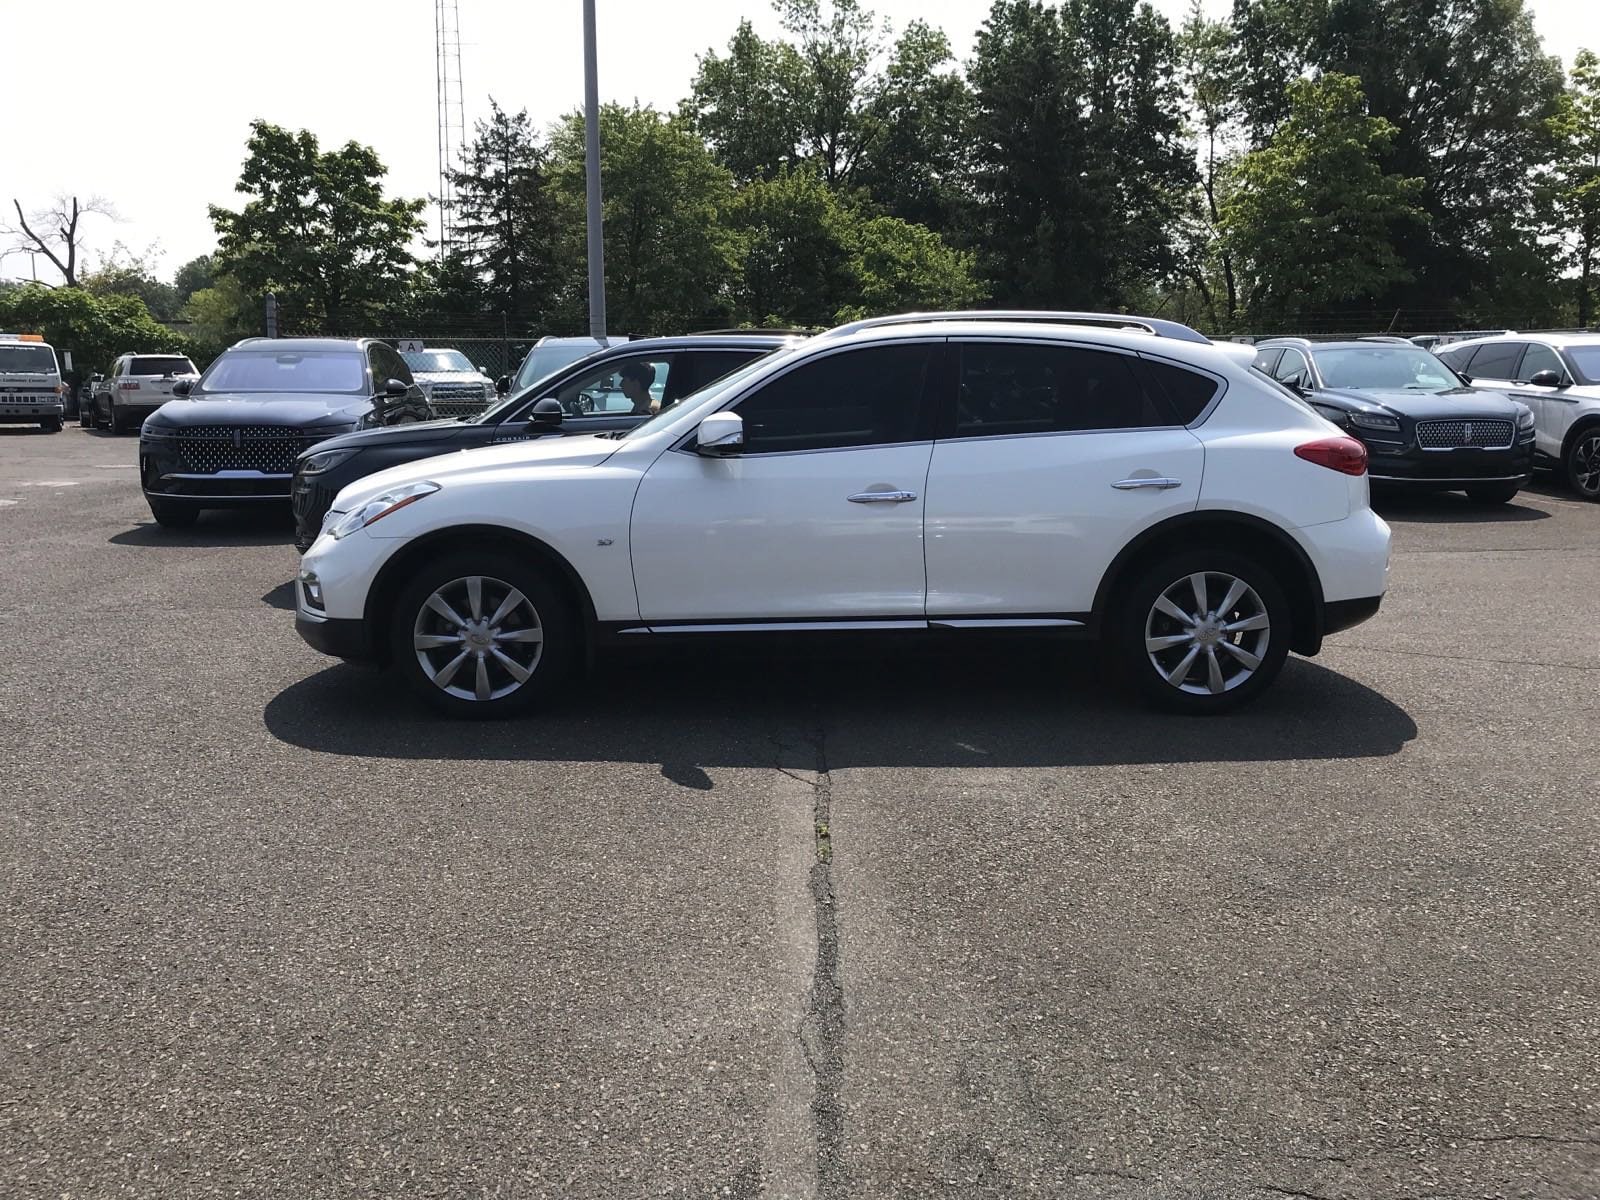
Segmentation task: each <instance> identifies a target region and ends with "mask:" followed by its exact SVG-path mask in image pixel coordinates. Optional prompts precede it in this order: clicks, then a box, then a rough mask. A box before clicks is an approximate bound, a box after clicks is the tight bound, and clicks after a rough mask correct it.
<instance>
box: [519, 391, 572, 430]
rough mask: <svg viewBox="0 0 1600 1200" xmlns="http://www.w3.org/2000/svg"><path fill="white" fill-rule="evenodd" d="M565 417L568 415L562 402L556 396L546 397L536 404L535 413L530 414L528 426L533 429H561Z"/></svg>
mask: <svg viewBox="0 0 1600 1200" xmlns="http://www.w3.org/2000/svg"><path fill="white" fill-rule="evenodd" d="M564 416H566V413H565V411H564V410H563V409H562V407H561V401H559V400H557V399H556V398H555V397H554V396H546V397H545V398H544V399H543V400H537V401H535V402H534V405H533V411H532V412H530V413H529V414H528V426H529V428H531V429H560V428H561V419H562V417H564Z"/></svg>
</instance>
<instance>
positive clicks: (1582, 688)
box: [0, 427, 1600, 1200]
mask: <svg viewBox="0 0 1600 1200" xmlns="http://www.w3.org/2000/svg"><path fill="white" fill-rule="evenodd" d="M136 455H137V443H136V439H134V438H132V437H121V438H113V437H111V436H110V435H108V434H106V433H102V432H89V431H85V430H80V429H77V428H75V427H74V428H68V429H67V430H65V431H64V432H62V433H59V434H54V435H45V434H41V433H34V432H31V431H26V430H8V429H5V428H4V427H0V561H3V562H4V569H3V571H0V620H3V623H4V624H3V636H4V641H3V645H4V647H5V649H4V653H3V654H0V1194H3V1195H5V1196H8V1197H11V1196H15V1197H27V1198H32V1197H41V1198H43V1197H52V1198H59V1197H72V1198H76V1197H184V1198H188V1197H197V1198H198V1197H223V1196H250V1197H317V1198H321V1197H329V1198H335V1197H337V1198H344V1197H399V1196H429V1197H463V1198H465V1197H473V1198H491V1197H502V1198H510V1197H542V1196H551V1197H591V1196H594V1197H602V1196H603V1197H633V1196H664V1195H671V1196H692V1197H702V1196H704V1197H723V1196H731V1197H745V1198H753V1197H773V1198H778V1197H783V1198H788V1197H796V1198H804V1197H823V1198H827V1200H837V1198H842V1197H877V1196H886V1197H897V1198H898V1197H904V1198H907V1200H910V1198H920V1197H951V1198H954V1197H1010V1196H1027V1195H1036V1196H1048V1197H1086V1198H1088V1197H1096V1198H1100V1197H1103V1198H1109V1200H1136V1198H1137V1200H1144V1198H1158V1197H1159V1198H1163V1200H1166V1198H1184V1200H1190V1198H1193V1200H1200V1198H1207V1200H1209V1198H1213V1197H1244V1198H1247V1200H1270V1198H1273V1197H1283V1196H1290V1197H1305V1198H1309V1200H1363V1198H1367V1197H1385V1198H1390V1197H1392V1198H1402V1197H1451V1198H1467V1197H1472V1198H1477V1197H1483V1198H1485V1200H1490V1198H1492V1200H1500V1198H1502V1197H1541V1198H1543V1197H1562V1198H1566V1197H1571V1198H1579V1197H1592V1196H1595V1195H1600V968H1597V964H1600V887H1597V885H1600V813H1597V810H1596V805H1595V798H1594V785H1593V778H1594V772H1593V768H1592V747H1593V742H1594V739H1595V735H1596V731H1597V730H1600V700H1597V696H1596V683H1597V682H1600V675H1597V672H1600V641H1597V639H1596V636H1595V633H1594V611H1595V609H1594V604H1595V601H1594V597H1595V595H1596V594H1597V591H1600V537H1597V534H1600V506H1592V505H1585V504H1583V503H1580V502H1578V501H1576V500H1575V499H1573V498H1572V497H1571V496H1570V495H1569V494H1567V493H1565V492H1563V491H1561V490H1560V489H1558V488H1556V487H1554V486H1550V485H1546V484H1543V483H1541V484H1539V485H1537V486H1536V487H1535V488H1534V489H1532V490H1530V491H1529V492H1526V493H1524V494H1523V496H1521V497H1519V499H1518V501H1517V502H1516V503H1514V504H1512V505H1509V506H1506V507H1504V508H1501V509H1496V510H1484V509H1481V508H1478V507H1475V506H1473V505H1470V504H1468V503H1467V502H1466V500H1465V498H1464V497H1460V496H1442V497H1434V498H1425V499H1419V500H1410V501H1406V502H1404V503H1398V502H1397V503H1390V504H1385V505H1382V506H1380V507H1381V511H1383V512H1384V513H1385V515H1386V516H1387V517H1388V518H1389V519H1390V521H1391V523H1392V524H1393V525H1394V528H1395V533H1396V551H1395V559H1394V572H1393V581H1392V590H1391V592H1390V596H1389V598H1388V600H1387V602H1386V603H1385V606H1384V609H1383V611H1382V613H1381V614H1380V615H1379V616H1378V617H1377V618H1375V619H1374V620H1373V621H1371V622H1369V623H1368V624H1366V625H1363V626H1360V627H1358V628H1357V629H1354V630H1351V631H1349V632H1347V633H1345V634H1342V635H1339V636H1338V637H1336V638H1334V639H1332V640H1331V641H1330V642H1329V644H1328V645H1327V647H1326V649H1325V650H1324V652H1323V654H1322V655H1320V656H1319V657H1318V658H1316V659H1315V660H1303V659H1293V660H1291V662H1290V664H1289V666H1288V667H1287V668H1286V669H1285V673H1284V675H1283V677H1282V678H1281V679H1280V681H1279V682H1278V684H1277V685H1276V687H1275V688H1274V689H1273V690H1272V691H1271V692H1269V693H1268V695H1267V696H1266V697H1265V699H1264V700H1263V701H1262V702H1261V703H1260V704H1258V705H1257V706H1256V707H1254V708H1252V709H1250V710H1247V711H1245V712H1242V713H1239V714H1236V715H1233V716H1230V717H1226V718H1222V719H1215V720H1184V719H1175V718H1172V717H1168V716H1161V715H1156V714H1152V713H1148V712H1146V711H1144V710H1142V709H1140V708H1138V707H1136V706H1135V705H1133V704H1132V703H1131V702H1130V701H1128V700H1126V699H1124V698H1122V697H1120V696H1117V695H1107V694H1106V693H1105V691H1104V689H1103V688H1101V687H1100V686H1099V684H1098V683H1097V682H1096V677H1095V674H1094V672H1093V670H1092V667H1091V665H1090V662H1089V659H1088V656H1086V655H1085V654H1084V653H1083V652H1082V651H1078V650H1073V649H1071V648H1054V647H1038V646H1035V645H1030V644H1026V643H1018V644H999V645H995V644H990V643H985V644H984V645H983V646H982V647H981V648H977V649H953V650H941V649H937V648H928V647H925V646H921V645H918V646H906V647H895V648H889V649H874V648H871V647H862V646H860V645H858V644H851V645H849V646H841V647H839V648H837V649H834V650H831V651H826V652H823V653H816V652H810V651H806V652H799V651H793V650H787V651H772V652H761V653H752V652H747V651H744V650H727V649H706V650H700V651H670V652H669V651H658V652H652V653H650V654H648V655H646V656H643V657H640V658H630V659H620V660H619V659H606V660H603V661H602V662H601V663H600V664H599V666H598V668H597V670H596V672H595V674H594V676H593V677H592V678H591V679H590V680H588V681H587V682H586V683H584V684H583V685H582V686H580V687H577V688H575V689H574V691H573V694H572V696H571V697H570V699H569V700H568V701H567V702H566V703H564V704H562V705H561V706H559V707H558V708H557V709H555V710H553V711H550V712H547V713H544V714H542V715H539V716H536V717H533V718H529V719H526V720H521V721H517V722H510V723H500V724H493V725H487V726H484V725H476V724H457V723H450V722H444V721H440V720H438V719H435V718H434V717H432V716H430V715H429V714H428V713H426V712H425V711H423V710H421V709H420V708H419V707H418V706H417V705H416V704H415V703H413V702H412V701H411V700H410V699H409V698H408V697H407V696H406V695H405V694H404V693H403V692H402V691H400V690H399V689H398V688H397V687H396V686H395V685H394V683H393V681H392V680H389V679H387V678H386V677H384V676H383V675H381V674H378V673H374V672H370V671H365V670H361V669H357V668H354V667H348V666H344V665H340V664H336V663H333V662H332V661H331V660H328V659H325V658H323V657H321V656H319V655H317V654H316V653H314V652H313V651H311V650H310V649H308V648H307V647H306V646H304V645H303V644H302V643H301V642H300V640H299V639H298V638H297V637H296V636H295V634H294V630H293V626H292V614H291V612H290V606H291V598H290V592H289V587H288V580H289V579H290V578H291V577H292V575H293V572H294V569H295V565H296V562H297V556H296V555H295V552H294V549H293V547H292V545H291V535H292V530H291V529H290V527H289V525H288V523H287V521H286V520H284V519H278V518H275V517H273V516H271V515H267V516H263V517H258V518H248V517H243V516H238V515H227V514H208V515H207V516H206V517H205V518H203V520H202V521H201V523H200V524H199V525H198V526H197V527H196V528H195V529H193V530H190V531H185V532H182V533H179V534H169V533H167V532H165V531H162V530H160V529H158V528H157V527H156V526H155V525H154V524H153V523H152V522H151V520H150V517H149V513H148V510H147V509H146V507H145V505H144V503H143V501H142V499H141V497H140V495H139V491H138V486H137V471H136V469H135V459H136Z"/></svg>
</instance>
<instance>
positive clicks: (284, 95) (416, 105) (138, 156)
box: [0, 0, 1600, 282]
mask: <svg viewBox="0 0 1600 1200" xmlns="http://www.w3.org/2000/svg"><path fill="white" fill-rule="evenodd" d="M456 3H457V6H458V11H459V15H460V27H461V43H462V46H461V60H462V63H461V66H462V82H463V88H462V94H463V97H464V99H465V110H466V111H465V116H466V122H467V126H468V130H469V132H470V129H471V125H472V122H473V121H474V120H475V119H477V118H481V117H483V116H485V115H486V114H487V112H488V109H489V97H490V96H491V95H492V96H493V97H494V98H495V99H496V101H498V102H499V104H500V106H501V107H502V108H505V109H508V110H510V111H513V112H515V111H516V110H518V109H521V108H526V109H527V110H528V112H529V114H530V115H531V116H532V117H533V118H534V120H535V121H536V122H537V123H539V124H541V125H543V124H547V123H549V122H550V121H553V120H555V119H556V118H557V117H559V116H560V115H561V114H562V113H564V112H566V111H568V110H570V109H573V108H575V107H577V106H578V105H580V104H581V103H582V100H583V26H582V5H581V3H580V0H456ZM1155 3H1156V7H1157V8H1158V9H1160V10H1162V11H1163V12H1164V13H1166V14H1167V16H1168V17H1170V18H1172V19H1173V20H1174V21H1176V20H1177V19H1179V18H1180V17H1181V16H1182V14H1183V12H1184V11H1185V10H1186V9H1187V7H1188V0H1155ZM1206 5H1207V8H1208V10H1210V11H1212V12H1214V13H1218V14H1221V13H1223V12H1225V11H1226V10H1227V8H1228V7H1229V4H1228V0H1206ZM869 6H870V7H871V8H872V9H873V10H874V11H875V12H877V13H878V14H879V16H880V17H881V18H884V19H887V20H888V21H889V23H890V24H891V25H892V26H893V28H894V29H895V30H896V31H898V30H900V29H902V28H904V27H905V25H906V24H907V23H908V22H909V21H911V20H913V19H916V18H919V17H920V18H922V19H924V20H927V21H930V22H932V23H934V24H936V25H939V26H940V27H942V28H943V29H944V30H945V32H946V33H947V34H949V36H950V39H951V42H952V44H953V45H954V46H955V48H956V52H957V54H958V55H959V56H960V57H961V58H962V59H963V60H964V59H965V58H966V57H967V56H968V55H969V54H970V53H971V50H972V45H973V38H974V35H975V33H976V31H977V29H978V27H979V26H980V25H981V24H982V22H983V20H984V17H985V15H986V14H987V13H988V10H989V7H990V0H869ZM1529 7H1530V8H1531V9H1532V11H1533V13H1534V20H1535V23H1536V24H1537V26H1538V28H1539V31H1540V33H1541V34H1542V35H1543V37H1544V39H1545V45H1546V47H1547V49H1548V50H1549V51H1550V52H1551V53H1556V54H1559V55H1561V57H1562V58H1563V60H1564V61H1566V62H1567V63H1568V64H1569V65H1570V63H1571V61H1572V57H1573V54H1574V53H1575V51H1576V50H1577V49H1578V48H1579V47H1580V46H1582V45H1589V46H1590V47H1593V48H1596V49H1600V0H1529ZM597 12H598V25H597V29H598V33H597V37H598V44H599V73H600V94H601V98H602V99H603V100H617V101H621V102H624V103H627V102H632V101H634V100H638V101H640V102H642V103H646V104H654V105H656V106H657V107H658V108H662V109H671V108H674V107H676V105H677V102H678V101H679V99H681V98H682V97H683V96H684V95H685V94H686V93H687V92H688V89H689V81H690V80H691V78H692V77H693V75H694V72H695V60H696V57H697V56H698V55H701V54H704V53H705V52H706V51H707V50H709V49H712V48H715V49H717V50H719V51H720V50H722V49H723V48H724V47H725V46H726V44H727V42H728V39H729V37H731V36H732V34H733V31H734V29H735V28H736V27H737V25H738V23H739V20H740V18H741V17H744V16H748V17H749V18H750V19H751V20H752V22H753V23H754V24H755V25H756V27H757V29H758V30H759V31H760V32H762V33H764V34H768V35H771V34H773V33H776V32H777V21H776V19H775V18H774V17H773V15H772V12H771V8H770V5H768V4H767V3H765V2H764V0H597ZM63 43H65V44H66V46H67V49H66V51H65V52H64V51H63V49H62V47H63ZM0 73H3V76H4V81H5V85H4V86H5V95H6V96H7V97H8V100H9V101H10V102H9V103H8V105H7V110H6V114H5V117H4V118H3V121H4V130H5V132H4V138H3V140H0V146H3V149H0V205H3V210H4V211H3V212H0V226H5V225H12V224H14V223H15V212H14V210H13V209H12V207H11V205H12V200H13V199H19V200H21V201H22V206H23V209H24V210H25V211H31V210H33V209H37V208H41V207H44V206H46V205H47V204H48V203H49V202H50V200H51V199H52V197H54V196H56V195H57V194H67V195H71V194H77V195H79V196H91V195H98V196H103V197H105V198H106V199H107V200H109V201H110V202H111V204H112V206H113V207H114V209H115V211H116V214H117V219H116V220H114V221H113V220H110V219H107V218H103V217H98V216H90V217H88V218H86V219H85V224H84V234H85V243H86V245H85V258H86V260H87V261H89V262H90V263H94V262H96V261H100V260H102V259H103V258H104V257H105V256H106V255H107V254H109V253H111V252H112V251H113V248H114V246H115V244H116V243H117V242H121V243H123V244H124V245H126V246H127V247H128V249H129V250H130V251H132V252H133V253H136V254H140V255H143V254H146V253H149V252H151V251H152V250H153V251H154V253H155V266H156V270H157V273H158V274H160V275H162V276H164V277H168V278H170V276H171V274H172V273H173V272H174V271H176V270H177V268H178V267H179V266H181V265H182V264H183V263H184V262H186V261H188V260H189V259H190V258H193V257H194V256H195V255H198V254H204V253H206V252H208V251H210V250H211V249H212V248H213V247H214V245H215V236H214V233H213V231H212V228H211V223H210V220H209V218H208V217H207V206H208V205H211V204H220V205H223V206H229V207H231V206H236V205H237V204H238V203H240V198H239V197H238V195H237V194H236V193H235V192H234V190H233V187H234V183H235V182H236V181H237V179H238V176H239V168H240V165H241V164H242V162H243V158H244V143H245V139H246V137H247V136H248V134H249V128H248V127H249V123H250V121H251V120H252V119H254V118H256V117H262V118H265V119H267V120H269V121H272V122H274V123H276V124H279V125H283V126H286V127H289V128H291V129H302V128H304V129H310V130H311V131H312V132H313V133H315V134H316V135H317V137H318V139H319V140H320V141H321V143H322V145H323V147H324V148H330V147H333V146H338V145H342V144H343V143H344V142H346V141H348V140H351V139H355V140H357V141H360V142H364V143H366V144H368V145H370V146H373V147H374V148H375V149H376V150H377V151H378V155H379V157H380V158H381V159H382V160H383V162H384V163H385V164H386V165H387V166H388V168H389V177H388V180H387V184H388V190H389V192H390V194H393V195H404V196H413V197H414V196H428V195H432V194H434V193H435V192H437V190H438V169H439V164H438V149H437V141H436V128H437V118H436V110H435V70H434V0H265V2H262V0H253V2H251V0H52V2H51V3H43V2H41V0H0ZM20 97H32V98H33V103H32V104H31V105H29V104H26V103H19V99H18V98H20ZM8 217H9V219H7V218H8ZM10 245H11V239H9V238H5V237H0V255H6V256H5V257H3V258H0V278H28V277H29V276H30V274H31V273H32V272H33V271H34V270H37V271H38V273H39V277H40V278H41V279H46V280H48V281H50V282H58V281H59V275H58V274H57V273H56V272H55V270H54V268H53V267H51V266H50V264H49V263H48V262H47V261H46V260H44V259H43V258H38V259H30V258H29V256H27V255H25V254H7V253H6V252H7V251H8V250H9V248H10Z"/></svg>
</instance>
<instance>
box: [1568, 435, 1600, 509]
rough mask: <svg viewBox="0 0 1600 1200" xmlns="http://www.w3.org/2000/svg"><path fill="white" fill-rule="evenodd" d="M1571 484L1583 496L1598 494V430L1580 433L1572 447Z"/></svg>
mask: <svg viewBox="0 0 1600 1200" xmlns="http://www.w3.org/2000/svg"><path fill="white" fill-rule="evenodd" d="M1571 461H1572V486H1573V487H1575V488H1577V489H1578V491H1580V492H1582V493H1583V494H1584V495H1585V496H1589V497H1594V496H1600V430H1593V431H1590V432H1588V433H1585V434H1583V435H1581V436H1580V437H1579V438H1578V441H1577V444H1576V445H1574V446H1573V447H1572V460H1571Z"/></svg>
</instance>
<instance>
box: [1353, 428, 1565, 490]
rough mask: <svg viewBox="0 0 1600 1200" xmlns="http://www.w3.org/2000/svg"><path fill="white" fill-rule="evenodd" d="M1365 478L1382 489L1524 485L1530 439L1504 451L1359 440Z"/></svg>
mask: <svg viewBox="0 0 1600 1200" xmlns="http://www.w3.org/2000/svg"><path fill="white" fill-rule="evenodd" d="M1361 440H1362V441H1363V442H1365V444H1366V447H1367V475H1368V478H1370V479H1371V480H1372V482H1373V483H1376V484H1383V485H1385V486H1412V487H1425V488H1446V489H1448V488H1458V487H1469V486H1476V485H1478V484H1495V483H1527V482H1528V481H1529V480H1530V479H1531V478H1532V477H1533V438H1532V436H1531V432H1530V434H1529V436H1528V438H1527V440H1526V441H1519V442H1517V443H1516V444H1514V445H1512V446H1511V447H1510V448H1509V449H1505V450H1479V449H1472V448H1462V449H1458V450H1423V449H1420V448H1419V447H1417V446H1415V445H1411V446H1405V447H1397V446H1396V444H1395V443H1393V442H1384V441H1381V440H1379V439H1377V438H1372V439H1367V438H1362V439H1361Z"/></svg>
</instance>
